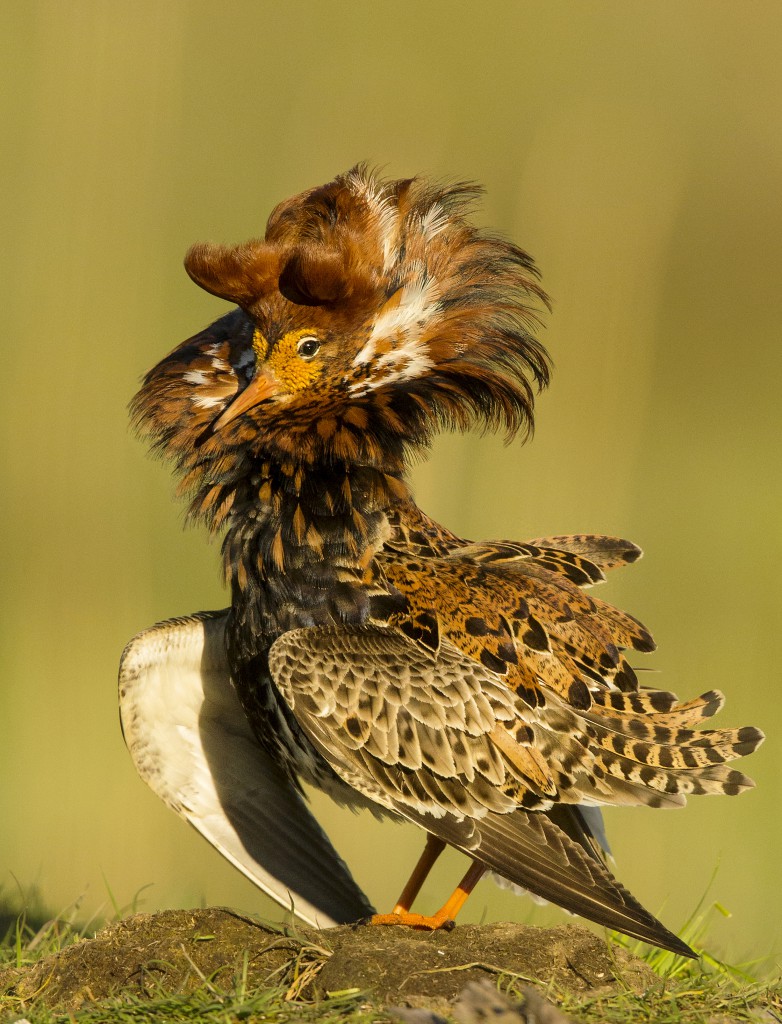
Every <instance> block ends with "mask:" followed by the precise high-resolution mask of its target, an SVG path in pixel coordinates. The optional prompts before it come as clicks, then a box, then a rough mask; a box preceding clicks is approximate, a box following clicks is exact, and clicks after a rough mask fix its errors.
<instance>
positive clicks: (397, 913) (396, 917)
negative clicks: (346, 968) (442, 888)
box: [369, 835, 486, 931]
mask: <svg viewBox="0 0 782 1024" xmlns="http://www.w3.org/2000/svg"><path fill="white" fill-rule="evenodd" d="M444 849H445V843H444V842H443V841H442V840H441V839H436V838H435V837H434V836H431V835H430V836H429V837H428V838H427V840H426V846H425V847H424V852H423V853H422V854H421V857H420V859H419V861H418V863H417V864H416V866H415V868H414V869H413V873H412V875H411V876H410V879H409V881H408V883H407V885H406V886H405V887H404V889H403V890H402V895H401V896H400V897H399V899H398V900H397V904H396V906H395V907H394V909H393V910H392V911H391V913H390V914H375V915H374V916H373V917H371V918H370V919H369V923H370V924H395V925H399V924H404V925H407V926H408V927H409V928H420V929H424V930H426V931H435V930H436V929H437V928H450V927H453V924H454V918H455V917H456V915H457V914H458V913H459V911H460V910H461V908H462V907H463V906H464V903H465V900H466V899H467V897H468V896H469V895H470V893H471V892H472V891H473V889H474V888H475V886H476V885H477V884H478V882H479V881H480V880H481V878H482V877H483V875H484V873H485V872H486V866H485V865H484V864H481V863H480V862H479V861H477V860H474V861H473V862H472V864H471V865H470V867H469V869H468V871H467V874H466V875H465V876H464V878H463V879H462V880H461V882H460V883H459V885H458V886H457V888H456V889H455V890H454V892H453V893H452V894H451V896H450V898H449V899H448V900H447V901H446V902H445V903H444V904H443V905H442V907H440V909H439V910H438V911H437V913H436V914H433V915H432V916H431V917H427V916H425V915H424V914H411V913H410V907H411V905H412V903H413V900H414V899H415V898H416V896H417V895H418V893H419V892H420V889H421V886H422V885H423V884H424V881H425V879H426V876H427V875H428V874H429V872H430V871H431V870H432V867H433V865H434V862H435V861H436V860H437V858H438V857H439V856H440V854H441V853H442V852H443V850H444Z"/></svg>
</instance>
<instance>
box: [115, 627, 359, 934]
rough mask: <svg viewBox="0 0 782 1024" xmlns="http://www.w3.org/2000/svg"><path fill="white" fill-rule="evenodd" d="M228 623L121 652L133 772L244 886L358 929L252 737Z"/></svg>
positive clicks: (162, 635) (340, 884)
mask: <svg viewBox="0 0 782 1024" xmlns="http://www.w3.org/2000/svg"><path fill="white" fill-rule="evenodd" d="M226 618H227V613H226V612H204V613H201V614H198V615H193V616H190V617H189V618H182V619H172V620H170V621H168V622H162V623H159V624H158V625H156V626H153V627H152V628H151V629H148V630H146V631H145V632H143V633H140V634H139V635H138V636H136V637H135V638H134V639H133V640H131V641H130V643H129V644H128V646H127V647H126V648H125V651H124V653H123V656H122V662H121V665H120V675H119V694H120V717H121V721H122V730H123V734H124V737H125V742H126V743H127V745H128V749H129V750H130V754H131V756H132V758H133V761H134V763H135V765H136V768H137V769H138V772H139V774H140V775H141V777H142V778H143V779H144V781H145V782H147V783H148V785H149V786H150V787H151V788H152V789H153V790H154V792H155V793H156V794H157V795H158V796H159V797H161V798H162V799H163V800H164V801H165V803H167V804H168V805H169V807H171V808H173V809H174V810H175V811H176V812H177V813H178V814H180V815H181V816H182V817H183V818H185V819H186V820H187V821H189V822H190V824H191V825H193V826H194V827H195V828H196V829H197V830H198V831H199V832H200V833H201V834H202V835H203V836H204V837H205V838H206V839H208V840H209V842H210V843H211V844H212V845H213V846H215V847H216V848H217V849H218V850H219V851H220V853H222V854H223V856H224V857H226V858H227V859H228V860H229V861H230V862H231V863H232V864H233V865H234V866H235V867H237V868H239V870H240V871H241V872H242V873H243V874H245V875H246V876H247V877H248V878H249V879H250V881H252V882H254V883H255V884H256V885H257V886H259V887H260V888H261V889H262V890H263V891H264V892H265V893H267V894H268V895H269V896H271V897H272V899H274V900H276V902H277V903H279V904H280V905H281V906H283V907H286V908H288V909H291V908H293V911H294V912H295V913H296V915H297V916H298V917H300V918H301V919H302V920H304V921H306V922H307V923H308V924H313V925H318V926H321V927H323V926H327V925H331V924H335V923H343V922H347V921H355V920H357V919H358V918H361V917H366V916H367V914H371V913H372V909H373V908H372V906H371V904H370V903H369V901H368V900H367V898H366V896H365V895H364V894H363V892H362V891H361V889H359V887H358V886H357V885H356V883H355V881H354V880H353V878H352V876H351V874H350V871H349V870H348V868H347V866H346V865H345V863H344V862H343V861H342V859H341V858H340V857H339V855H338V854H337V852H336V850H335V849H334V847H333V846H332V844H331V842H330V840H329V838H328V836H326V834H325V833H324V831H323V830H322V828H321V827H320V825H319V824H318V823H317V821H316V820H315V818H314V817H313V816H312V813H311V812H310V810H309V809H308V807H307V805H306V803H305V801H304V799H303V798H302V796H301V794H300V793H299V792H297V790H296V789H295V788H294V787H293V785H292V784H291V783H290V782H289V781H288V780H287V778H285V777H284V776H283V775H282V774H281V773H280V772H279V770H278V769H277V768H276V767H275V766H274V764H273V763H272V762H271V760H270V758H269V755H268V754H267V753H266V752H265V751H264V750H263V749H262V747H261V746H260V745H259V744H258V742H257V740H256V739H255V737H254V735H253V732H252V730H251V728H250V726H249V724H248V722H247V719H246V717H245V714H244V712H243V710H242V707H241V705H240V703H239V699H238V697H237V696H236V693H235V691H234V687H233V683H232V681H231V678H230V675H229V670H228V663H227V660H226V656H225V645H224V632H225V623H226Z"/></svg>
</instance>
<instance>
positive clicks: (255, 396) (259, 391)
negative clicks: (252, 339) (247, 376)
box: [212, 373, 280, 431]
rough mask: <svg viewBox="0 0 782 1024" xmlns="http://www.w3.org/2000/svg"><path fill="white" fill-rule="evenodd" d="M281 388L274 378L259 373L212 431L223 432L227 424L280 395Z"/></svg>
mask: <svg viewBox="0 0 782 1024" xmlns="http://www.w3.org/2000/svg"><path fill="white" fill-rule="evenodd" d="M279 390H280V386H279V384H278V383H277V381H276V380H274V378H273V377H270V376H267V374H265V373H259V374H257V375H256V376H255V377H253V379H252V380H251V381H250V383H249V384H248V385H247V387H246V388H245V389H244V391H241V392H240V393H239V394H238V395H237V396H236V398H235V399H234V400H233V402H231V404H230V405H229V406H228V407H227V408H226V409H224V410H223V412H222V413H221V415H220V416H218V417H217V419H216V420H215V421H214V423H213V424H212V430H213V431H215V430H221V429H222V428H223V427H224V426H225V425H226V423H230V422H231V420H235V419H236V417H237V416H241V415H242V413H243V412H247V410H248V409H252V408H253V406H255V405H258V403H259V402H263V401H264V400H265V399H267V398H273V397H274V395H276V394H278V393H279Z"/></svg>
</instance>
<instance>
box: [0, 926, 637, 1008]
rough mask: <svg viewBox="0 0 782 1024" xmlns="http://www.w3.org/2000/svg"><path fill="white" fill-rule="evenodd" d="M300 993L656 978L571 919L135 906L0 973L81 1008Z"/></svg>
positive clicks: (43, 998)
mask: <svg viewBox="0 0 782 1024" xmlns="http://www.w3.org/2000/svg"><path fill="white" fill-rule="evenodd" d="M294 964H295V965H296V967H297V970H296V975H297V978H298V983H297V989H296V994H298V995H302V996H307V995H313V996H314V995H316V994H318V993H325V992H334V991H341V990H344V989H353V988H358V989H362V990H366V991H371V992H372V993H373V994H374V995H375V997H376V998H377V999H378V1000H379V1001H381V1002H383V1003H400V1002H406V1003H407V1004H408V1005H410V1006H416V1005H417V1006H421V1005H425V1004H427V1001H429V1002H432V1001H433V1002H434V1003H436V1004H439V1005H442V1003H444V1002H445V1001H446V1000H447V1001H452V1000H454V999H455V998H456V997H457V995H458V994H459V993H460V992H461V991H462V990H463V988H464V986H465V985H466V984H467V983H468V982H470V981H477V980H480V979H481V978H486V977H487V976H491V975H499V974H506V975H511V976H513V977H516V978H519V979H521V980H524V981H528V982H531V983H534V984H538V985H543V986H546V985H548V984H549V983H550V982H553V983H554V985H555V986H556V987H558V988H560V989H564V990H568V991H576V992H586V991H591V990H594V989H600V988H605V987H606V986H612V985H614V984H616V983H617V980H618V979H619V978H621V984H622V985H623V986H627V987H630V988H633V989H636V990H638V991H640V990H642V989H645V988H647V987H648V986H649V985H650V984H651V983H652V982H653V981H654V975H653V974H652V973H651V971H650V970H649V968H648V967H646V965H645V964H643V963H642V962H641V961H639V960H637V959H635V958H634V957H632V956H630V955H629V954H628V953H626V952H625V951H624V950H621V949H618V948H617V947H610V948H609V947H608V946H606V944H605V942H604V941H602V940H601V939H600V938H598V937H597V936H596V935H594V934H592V933H591V932H588V931H586V930H585V929H583V928H578V927H576V926H572V925H571V926H567V927H563V928H554V929H542V928H530V927H525V926H523V925H517V924H491V925H482V926H478V925H465V926H462V927H459V928H456V929H454V930H453V931H451V932H442V931H441V932H433V933H430V932H414V931H411V930H409V929H406V928H367V927H361V926H359V927H348V926H345V927H340V928H329V929H327V930H325V931H315V930H312V929H306V928H301V929H299V928H291V929H288V930H286V931H283V932H281V931H275V930H274V929H272V928H270V927H268V926H265V925H263V924H260V923H258V922H256V921H253V920H252V919H250V918H246V917H242V916H241V915H239V914H236V913H234V912H232V911H230V910H225V909H222V908H210V909H207V910H190V911H184V910H169V911H163V912H162V913H159V914H151V915H150V914H136V915H135V916H133V917H129V918H127V919H126V920H124V921H121V922H119V923H118V924H113V925H110V926H109V927H107V928H104V929H103V930H102V931H100V932H98V934H97V935H96V936H95V937H94V938H92V939H82V940H81V941H79V942H77V943H75V944H74V945H72V946H68V947H66V948H65V949H63V950H61V951H60V952H58V953H55V954H53V955H51V956H48V957H46V958H45V959H43V960H41V961H40V962H39V963H37V964H35V965H33V966H31V967H28V968H6V969H5V970H3V971H0V993H2V994H5V995H12V996H14V997H15V999H17V1000H20V1004H18V1005H20V1008H21V1009H22V1010H24V1009H25V1007H29V1006H30V1005H39V1006H46V1007H49V1008H51V1009H56V1010H59V1011H66V1012H67V1011H74V1010H78V1009H79V1008H81V1007H84V1006H86V1005H88V1004H90V1003H93V1004H94V1003H100V1002H103V1001H105V1000H107V999H112V998H117V997H121V996H123V995H132V996H135V997H139V996H140V997H150V996H152V995H153V994H154V995H155V996H159V995H160V994H161V993H162V992H170V993H187V992H191V991H193V990H195V989H197V988H199V987H200V986H202V985H204V983H205V981H209V982H210V983H211V984H213V985H215V986H217V987H219V988H220V989H230V988H231V987H232V986H233V984H234V983H235V982H236V981H237V980H238V979H239V978H241V977H244V978H246V984H247V986H248V987H252V988H255V987H261V986H270V985H279V984H282V983H289V982H290V979H291V977H292V974H293V971H292V967H293V965H294Z"/></svg>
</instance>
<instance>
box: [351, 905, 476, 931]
mask: <svg viewBox="0 0 782 1024" xmlns="http://www.w3.org/2000/svg"><path fill="white" fill-rule="evenodd" d="M367 924H391V925H400V924H401V925H405V926H406V927H408V928H417V929H418V930H419V931H427V932H435V931H437V930H438V929H441V930H442V931H446V932H449V931H451V929H452V928H455V927H456V922H455V921H454V920H453V919H452V918H450V917H446V915H445V914H440V913H438V914H434V915H433V916H432V917H426V916H425V915H424V914H411V913H410V912H409V911H406V910H405V911H402V912H401V913H393V914H373V915H372V917H370V918H368V919H367Z"/></svg>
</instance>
